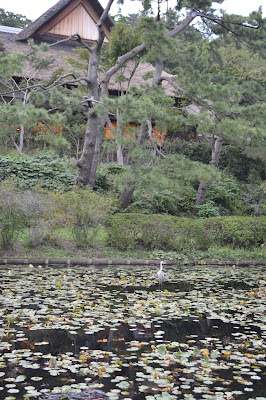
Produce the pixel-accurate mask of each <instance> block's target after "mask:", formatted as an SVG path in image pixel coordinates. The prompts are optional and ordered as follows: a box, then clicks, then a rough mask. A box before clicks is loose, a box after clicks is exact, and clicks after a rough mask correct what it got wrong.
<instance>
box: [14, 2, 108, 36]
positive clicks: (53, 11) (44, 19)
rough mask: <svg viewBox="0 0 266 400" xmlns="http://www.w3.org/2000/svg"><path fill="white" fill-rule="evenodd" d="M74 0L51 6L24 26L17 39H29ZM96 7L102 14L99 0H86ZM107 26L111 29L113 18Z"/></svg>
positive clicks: (106, 23)
mask: <svg viewBox="0 0 266 400" xmlns="http://www.w3.org/2000/svg"><path fill="white" fill-rule="evenodd" d="M72 1H73V0H59V1H58V3H56V4H55V5H54V6H53V7H51V8H49V10H47V11H46V12H45V13H44V14H42V15H41V16H40V17H39V18H37V19H36V20H35V21H33V22H31V23H30V24H29V25H28V26H27V27H26V28H24V29H23V30H22V31H21V32H20V33H19V34H18V35H17V36H16V40H27V39H29V38H30V37H32V36H34V35H35V34H36V32H38V31H39V30H40V29H41V28H42V27H43V26H44V25H45V24H47V23H49V22H50V21H51V20H52V19H54V18H55V17H56V16H57V15H58V14H60V13H61V12H62V11H63V10H64V9H65V8H66V7H67V6H68V5H69V4H70V3H71V2H72ZM85 1H87V2H88V3H89V4H91V6H92V7H93V8H94V10H95V11H96V13H97V14H98V15H99V17H100V16H101V14H102V13H103V11H104V9H103V7H102V6H101V4H100V3H99V2H98V0H85ZM104 23H105V25H106V26H107V28H108V29H109V30H110V29H111V28H112V26H113V25H114V23H113V21H112V19H111V18H110V17H107V18H106V19H105V21H104Z"/></svg>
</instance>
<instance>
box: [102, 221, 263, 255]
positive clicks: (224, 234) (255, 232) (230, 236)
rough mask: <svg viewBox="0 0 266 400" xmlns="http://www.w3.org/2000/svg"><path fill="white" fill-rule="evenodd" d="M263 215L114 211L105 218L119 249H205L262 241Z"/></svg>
mask: <svg viewBox="0 0 266 400" xmlns="http://www.w3.org/2000/svg"><path fill="white" fill-rule="evenodd" d="M265 233H266V218H265V217H257V218H255V217H215V218H205V219H203V218H202V219H189V218H178V217H171V216H166V215H143V214H116V215H114V216H112V217H111V218H109V220H108V239H107V242H108V244H109V245H111V246H115V247H117V248H119V249H133V248H144V249H147V250H153V249H160V250H164V251H187V252H188V251H191V250H193V251H194V250H202V251H203V250H207V249H209V248H210V247H211V246H214V245H216V246H219V245H220V246H231V247H233V248H237V247H239V248H251V247H253V246H259V245H261V244H262V243H263V241H264V237H265Z"/></svg>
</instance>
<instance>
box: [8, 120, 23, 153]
mask: <svg viewBox="0 0 266 400" xmlns="http://www.w3.org/2000/svg"><path fill="white" fill-rule="evenodd" d="M24 132H25V130H24V125H23V124H20V125H19V144H17V143H16V140H15V138H14V136H13V135H11V140H12V143H13V145H14V146H15V149H16V150H17V152H18V154H22V151H23V146H24Z"/></svg>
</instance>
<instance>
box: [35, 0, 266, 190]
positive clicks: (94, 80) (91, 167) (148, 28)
mask: <svg viewBox="0 0 266 400" xmlns="http://www.w3.org/2000/svg"><path fill="white" fill-rule="evenodd" d="M212 2H213V1H212V0H186V1H178V2H177V3H178V10H179V11H180V12H179V15H178V16H177V18H176V19H172V21H171V24H168V25H167V23H165V22H164V21H163V19H162V18H161V16H160V15H159V16H160V18H158V16H157V17H156V18H155V19H154V18H152V17H150V18H149V17H145V18H144V19H142V20H141V21H140V35H139V36H138V35H137V37H136V41H135V42H134V40H133V41H132V42H130V47H129V48H128V46H125V47H123V46H120V48H119V50H120V51H118V52H116V51H114V54H115V55H114V56H113V59H112V63H111V64H110V65H105V68H104V70H102V68H100V62H101V56H102V55H103V54H104V52H105V45H104V38H105V32H104V21H105V19H106V17H107V15H109V13H110V8H111V5H112V4H113V3H114V0H109V1H108V3H107V5H106V7H105V9H104V11H103V13H102V15H101V16H100V18H99V20H98V22H97V29H98V40H97V41H96V43H95V44H94V45H93V46H88V45H86V44H85V43H84V42H83V45H84V46H85V47H86V50H87V52H89V53H90V57H89V61H88V68H87V74H86V76H84V77H82V78H79V79H73V80H75V82H76V83H78V82H79V83H81V82H82V83H83V84H85V85H86V88H87V94H86V96H85V98H84V99H83V103H84V101H85V102H86V105H87V117H86V119H87V123H86V131H85V139H84V146H83V151H82V154H81V157H80V158H79V159H78V161H77V166H78V172H77V176H76V182H77V183H78V184H82V185H88V184H89V185H91V186H93V185H94V181H95V176H96V170H97V166H98V162H99V153H100V146H101V141H102V137H103V132H104V126H105V123H106V121H108V110H106V111H105V112H104V113H103V114H102V113H99V112H98V105H99V102H101V101H102V98H103V99H104V98H107V97H108V94H109V91H108V87H109V84H110V81H111V79H112V78H113V77H114V75H115V74H117V73H118V72H119V70H121V68H122V67H123V66H124V65H125V64H126V63H127V62H129V61H130V60H132V59H133V58H136V57H141V60H149V61H151V62H153V63H154V66H155V70H154V76H153V84H154V85H155V86H157V87H159V86H162V82H163V80H167V81H168V83H169V84H170V85H172V87H173V88H174V89H175V90H176V91H177V93H178V94H179V95H180V94H181V95H182V96H183V97H184V99H185V100H186V101H187V104H191V103H193V102H195V103H196V104H197V103H199V104H200V105H202V104H203V105H204V109H205V110H206V111H205V114H204V113H203V112H201V114H202V115H201V116H200V119H201V120H202V121H203V122H204V121H207V123H208V124H210V121H212V118H210V117H209V114H210V110H208V107H209V108H210V104H211V103H210V102H212V98H211V97H210V98H208V91H209V93H210V94H211V87H212V83H211V82H208V83H209V84H208V89H207V90H205V91H204V92H203V93H200V92H199V89H198V90H196V84H197V87H198V88H200V84H199V83H200V79H201V75H200V71H199V68H198V70H197V73H196V74H195V77H196V79H195V78H194V82H195V80H196V82H195V89H194V88H193V84H192V82H193V80H192V82H189V84H188V87H186V86H185V85H183V83H184V84H187V81H186V80H185V79H183V80H181V82H179V81H178V83H177V81H175V80H173V79H169V77H168V78H167V77H165V76H163V75H162V72H163V68H164V64H165V61H166V60H169V59H171V58H172V55H173V54H174V49H175V48H176V47H177V46H178V41H177V39H178V37H181V36H182V35H183V34H184V32H186V31H189V30H191V26H192V25H193V23H195V22H197V24H198V25H197V26H198V27H200V21H202V23H203V25H204V26H207V27H208V29H209V30H210V32H214V31H215V29H216V31H215V33H216V34H217V35H218V34H220V33H219V32H218V28H219V29H221V30H222V34H221V38H223V36H224V34H225V32H230V33H231V34H232V35H236V36H238V37H240V35H241V34H245V35H247V32H251V36H252V35H253V36H256V33H257V32H260V31H261V30H262V29H263V20H262V17H261V13H260V12H258V13H256V14H253V15H252V16H250V17H249V18H244V17H240V16H226V15H223V16H222V17H221V16H218V14H217V12H216V11H215V10H214V9H213V8H212ZM218 2H219V3H222V2H223V0H219V1H218ZM216 3H217V1H216ZM144 6H145V7H144V11H145V13H146V15H147V12H148V10H149V8H150V2H144ZM181 10H182V11H181ZM183 15H185V16H183ZM217 27H218V28H217ZM71 38H72V39H73V37H71ZM77 38H78V39H79V40H80V38H79V37H78V36H77ZM179 47H180V46H179ZM177 48H178V47H177ZM194 52H195V51H194V50H193V47H192V50H191V51H190V53H191V57H192V58H193V54H194ZM187 53H188V54H187V56H188V57H189V54H190V53H189V48H188V49H187ZM181 54H182V53H181ZM180 58H183V54H182V56H181V55H180ZM186 72H187V66H184V70H183V75H182V76H183V77H185V76H186ZM187 76H190V77H191V76H193V74H190V75H189V74H187ZM57 82H59V83H58V85H59V84H61V85H64V84H65V82H66V81H65V80H64V79H61V80H60V79H59V81H57ZM58 85H57V86H58ZM37 86H38V85H37V84H36V86H35V87H37ZM217 87H219V86H217ZM43 89H44V90H45V91H46V92H47V88H45V87H44V88H43ZM160 90H163V89H160ZM194 92H195V95H194ZM198 94H200V95H198ZM221 94H222V90H221ZM139 111H140V110H139V109H138V110H136V113H137V114H138V113H139ZM218 111H219V109H218ZM184 112H187V114H188V120H189V121H191V122H192V121H193V120H194V122H195V123H196V122H198V121H199V118H198V117H197V116H196V117H195V116H191V113H189V112H188V109H186V110H185V111H184ZM152 117H153V114H152V113H150V115H148V114H147V119H146V121H144V122H143V123H142V126H141V128H142V129H143V132H146V133H149V132H150V126H151V120H152ZM218 117H219V116H218ZM215 121H216V124H217V123H218V121H219V118H217V116H216V115H215ZM231 121H233V119H232V118H231V119H230V122H231ZM203 122H202V126H203V125H204V124H203ZM205 123H206V122H205ZM232 123H233V122H232ZM213 124H214V123H213ZM145 125H146V129H145ZM217 126H218V125H217ZM213 129H216V128H215V127H213ZM221 129H222V125H221Z"/></svg>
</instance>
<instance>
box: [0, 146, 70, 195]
mask: <svg viewBox="0 0 266 400" xmlns="http://www.w3.org/2000/svg"><path fill="white" fill-rule="evenodd" d="M7 179H8V180H10V179H12V180H13V181H14V182H15V183H16V186H17V187H18V188H20V189H35V188H36V187H41V188H44V189H48V190H55V191H63V192H64V191H67V190H69V189H71V187H73V182H74V173H73V172H72V171H71V170H70V169H69V167H68V165H67V163H66V162H64V161H63V160H61V159H59V158H56V157H55V156H53V155H52V154H49V153H41V154H39V155H37V156H33V157H29V156H24V155H23V156H22V155H12V156H0V182H1V181H4V180H7Z"/></svg>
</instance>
